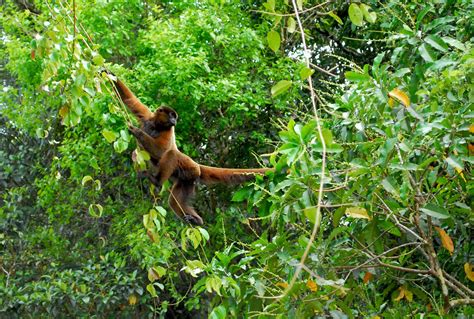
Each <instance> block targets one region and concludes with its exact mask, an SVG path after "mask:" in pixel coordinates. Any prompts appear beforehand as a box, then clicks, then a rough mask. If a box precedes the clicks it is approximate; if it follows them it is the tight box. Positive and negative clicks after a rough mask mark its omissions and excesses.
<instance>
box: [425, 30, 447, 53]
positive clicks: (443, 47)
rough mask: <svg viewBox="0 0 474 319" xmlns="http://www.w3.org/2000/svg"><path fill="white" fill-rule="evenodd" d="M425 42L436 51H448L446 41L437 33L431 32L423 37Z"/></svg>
mask: <svg viewBox="0 0 474 319" xmlns="http://www.w3.org/2000/svg"><path fill="white" fill-rule="evenodd" d="M425 42H426V43H428V44H429V45H431V46H432V47H433V48H435V49H436V50H438V51H441V52H443V53H445V52H447V51H448V45H447V44H446V42H444V41H443V39H441V38H440V37H438V36H437V35H434V34H431V35H429V36H427V37H426V38H425Z"/></svg>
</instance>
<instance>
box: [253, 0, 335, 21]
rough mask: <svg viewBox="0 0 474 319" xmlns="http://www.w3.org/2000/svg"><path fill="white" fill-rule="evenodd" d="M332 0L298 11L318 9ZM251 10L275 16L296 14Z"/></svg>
mask: <svg viewBox="0 0 474 319" xmlns="http://www.w3.org/2000/svg"><path fill="white" fill-rule="evenodd" d="M332 1H333V0H328V1H326V2H323V3H320V4H318V5H315V6H314V7H311V8H308V9H305V10H302V11H300V12H299V13H300V14H301V13H306V12H309V11H313V10H315V9H318V8H320V7H322V6H324V5H326V4H328V3H331V2H332ZM251 11H252V12H257V13H263V14H268V15H272V16H277V17H292V16H297V13H296V11H295V13H276V12H268V11H263V10H251ZM318 14H323V15H327V13H322V12H321V13H318Z"/></svg>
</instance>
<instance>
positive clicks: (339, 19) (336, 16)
mask: <svg viewBox="0 0 474 319" xmlns="http://www.w3.org/2000/svg"><path fill="white" fill-rule="evenodd" d="M328 15H329V16H330V17H331V18H333V19H334V20H336V22H337V23H339V24H340V25H343V24H344V23H343V22H342V20H341V18H339V16H338V15H337V14H335V13H334V11H330V12H329V13H328Z"/></svg>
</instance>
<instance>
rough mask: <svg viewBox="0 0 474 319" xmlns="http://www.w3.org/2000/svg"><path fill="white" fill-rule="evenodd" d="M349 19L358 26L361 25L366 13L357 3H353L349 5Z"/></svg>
mask: <svg viewBox="0 0 474 319" xmlns="http://www.w3.org/2000/svg"><path fill="white" fill-rule="evenodd" d="M349 19H350V20H351V21H352V23H354V24H355V25H356V26H359V27H360V26H362V25H363V24H364V14H363V13H362V10H361V9H360V7H359V5H358V4H357V3H351V5H350V6H349Z"/></svg>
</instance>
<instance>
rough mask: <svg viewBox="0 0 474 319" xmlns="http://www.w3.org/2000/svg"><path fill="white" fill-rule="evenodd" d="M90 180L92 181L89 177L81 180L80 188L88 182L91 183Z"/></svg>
mask: <svg viewBox="0 0 474 319" xmlns="http://www.w3.org/2000/svg"><path fill="white" fill-rule="evenodd" d="M92 180H93V178H92V177H91V176H89V175H86V176H84V177H83V178H82V182H81V184H82V186H84V185H85V184H86V183H87V182H88V181H92Z"/></svg>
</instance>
